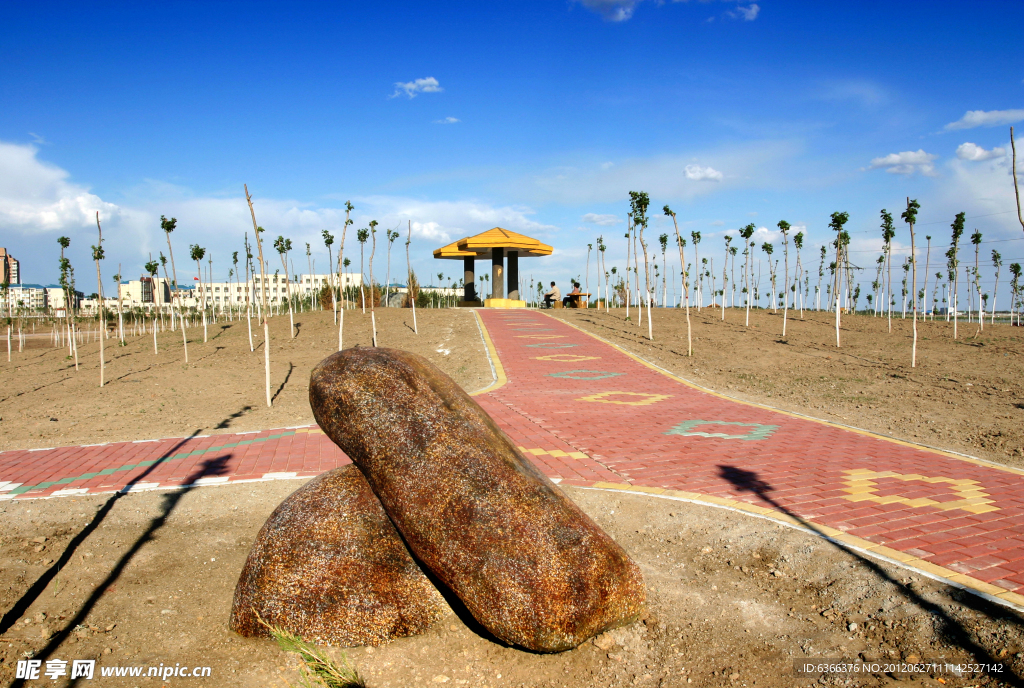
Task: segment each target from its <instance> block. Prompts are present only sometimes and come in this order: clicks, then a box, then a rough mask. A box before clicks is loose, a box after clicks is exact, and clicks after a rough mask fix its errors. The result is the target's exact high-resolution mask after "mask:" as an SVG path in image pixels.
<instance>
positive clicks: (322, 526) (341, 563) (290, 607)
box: [230, 465, 447, 647]
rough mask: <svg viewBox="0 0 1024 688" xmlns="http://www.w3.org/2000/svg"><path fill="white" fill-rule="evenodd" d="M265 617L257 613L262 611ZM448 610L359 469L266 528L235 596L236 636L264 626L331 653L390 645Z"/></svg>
mask: <svg viewBox="0 0 1024 688" xmlns="http://www.w3.org/2000/svg"><path fill="white" fill-rule="evenodd" d="M254 610H255V611H254ZM446 610H447V605H446V604H445V602H444V598H443V597H442V596H441V594H440V593H439V592H438V591H437V588H435V587H434V586H433V584H431V582H430V581H429V580H428V579H427V577H426V576H425V575H424V574H423V571H421V570H420V568H419V567H418V566H417V565H416V562H414V561H413V559H412V557H411V556H410V555H409V550H407V549H406V547H405V544H404V543H403V542H402V539H401V538H400V537H399V535H398V533H397V532H396V531H395V528H394V526H393V525H391V521H390V520H389V519H388V517H387V514H386V513H384V509H383V508H382V507H381V504H380V501H379V500H378V499H377V497H376V496H375V495H374V494H373V492H372V491H371V490H370V486H369V485H368V484H367V483H366V479H365V478H364V477H363V475H362V473H360V471H359V469H358V468H356V467H355V466H352V465H349V466H343V467H341V468H336V469H335V470H333V471H329V472H327V473H324V474H323V475H320V476H317V477H316V478H314V479H313V480H310V481H309V482H308V483H306V484H305V485H304V486H302V487H301V488H299V489H298V490H296V491H295V492H293V493H292V494H291V495H289V497H288V498H287V499H285V500H284V501H283V502H281V504H280V505H279V506H278V507H277V509H275V510H274V513H272V514H271V515H270V518H268V519H267V522H266V523H265V524H264V525H263V528H262V529H261V530H260V532H259V535H258V536H257V538H256V542H255V543H254V544H253V546H252V550H251V551H250V552H249V558H248V560H247V561H246V563H245V568H243V569H242V575H241V577H240V578H239V580H238V585H237V586H236V587H235V599H234V603H233V604H232V608H231V622H230V626H231V629H232V630H234V631H237V632H238V633H240V634H242V635H244V636H249V637H253V636H267V635H269V633H268V632H267V629H266V628H265V627H264V626H263V625H262V624H260V623H259V621H257V619H256V612H258V613H259V615H260V616H261V617H262V618H263V620H264V621H266V622H267V623H270V624H274V625H277V626H281V627H283V628H286V629H288V630H290V631H292V632H294V633H296V634H298V635H299V636H301V637H302V638H304V639H306V640H309V641H312V642H316V643H325V644H330V645H341V646H344V647H350V646H354V645H380V644H381V643H385V642H387V641H389V640H392V639H394V638H400V637H403V636H407V635H413V634H416V633H419V632H421V631H423V630H425V629H426V628H427V627H428V626H429V625H430V624H431V623H432V622H433V621H435V620H437V619H438V618H440V617H441V615H442V614H443V613H444V612H445V611H446Z"/></svg>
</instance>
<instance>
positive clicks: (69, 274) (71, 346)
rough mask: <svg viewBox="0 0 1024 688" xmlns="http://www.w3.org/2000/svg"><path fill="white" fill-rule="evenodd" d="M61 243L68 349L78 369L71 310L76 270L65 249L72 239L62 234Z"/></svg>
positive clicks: (73, 301) (61, 270) (61, 274)
mask: <svg viewBox="0 0 1024 688" xmlns="http://www.w3.org/2000/svg"><path fill="white" fill-rule="evenodd" d="M57 243H58V244H60V286H61V290H62V291H63V292H64V320H65V322H66V324H67V330H68V350H69V351H70V352H71V353H72V354H73V355H74V357H75V370H78V347H77V346H76V345H75V331H74V330H75V328H74V322H73V321H72V318H71V312H72V309H73V307H74V303H75V283H74V270H73V269H72V268H71V260H70V259H68V258H65V257H64V249H66V248H68V247H69V246H71V239H69V238H68V237H66V236H62V237H60V238H58V239H57Z"/></svg>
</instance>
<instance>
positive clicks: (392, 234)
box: [382, 227, 399, 307]
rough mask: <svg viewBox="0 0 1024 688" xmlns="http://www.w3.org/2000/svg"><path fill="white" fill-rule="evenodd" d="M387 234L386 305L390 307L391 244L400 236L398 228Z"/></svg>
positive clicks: (388, 231) (390, 230)
mask: <svg viewBox="0 0 1024 688" xmlns="http://www.w3.org/2000/svg"><path fill="white" fill-rule="evenodd" d="M386 232H387V233H386V236H387V238H388V269H387V273H385V276H384V303H383V304H382V305H384V306H385V307H390V306H391V303H390V302H389V294H390V290H391V245H392V244H394V243H395V239H397V238H398V237H399V234H398V228H397V227H396V228H395V229H389V230H386Z"/></svg>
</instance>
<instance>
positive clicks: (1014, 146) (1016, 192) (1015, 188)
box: [1010, 127, 1024, 319]
mask: <svg viewBox="0 0 1024 688" xmlns="http://www.w3.org/2000/svg"><path fill="white" fill-rule="evenodd" d="M1010 149H1011V150H1012V152H1013V154H1012V155H1013V195H1014V197H1015V198H1016V199H1017V221H1018V222H1020V228H1021V229H1024V215H1021V213H1020V187H1019V186H1018V185H1017V144H1015V143H1014V142H1013V127H1010ZM1011 319H1012V318H1011Z"/></svg>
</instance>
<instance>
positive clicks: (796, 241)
mask: <svg viewBox="0 0 1024 688" xmlns="http://www.w3.org/2000/svg"><path fill="white" fill-rule="evenodd" d="M793 246H795V247H796V269H795V270H794V271H793V272H794V274H793V278H794V280H796V281H795V282H794V283H793V289H794V292H793V306H794V307H795V306H796V291H798V290H799V287H800V274H801V270H803V263H802V262H801V261H800V249H802V248H803V247H804V233H803V232H797V233H796V234H795V235H793ZM800 319H801V320H803V319H804V294H803V292H802V291H801V292H800Z"/></svg>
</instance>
